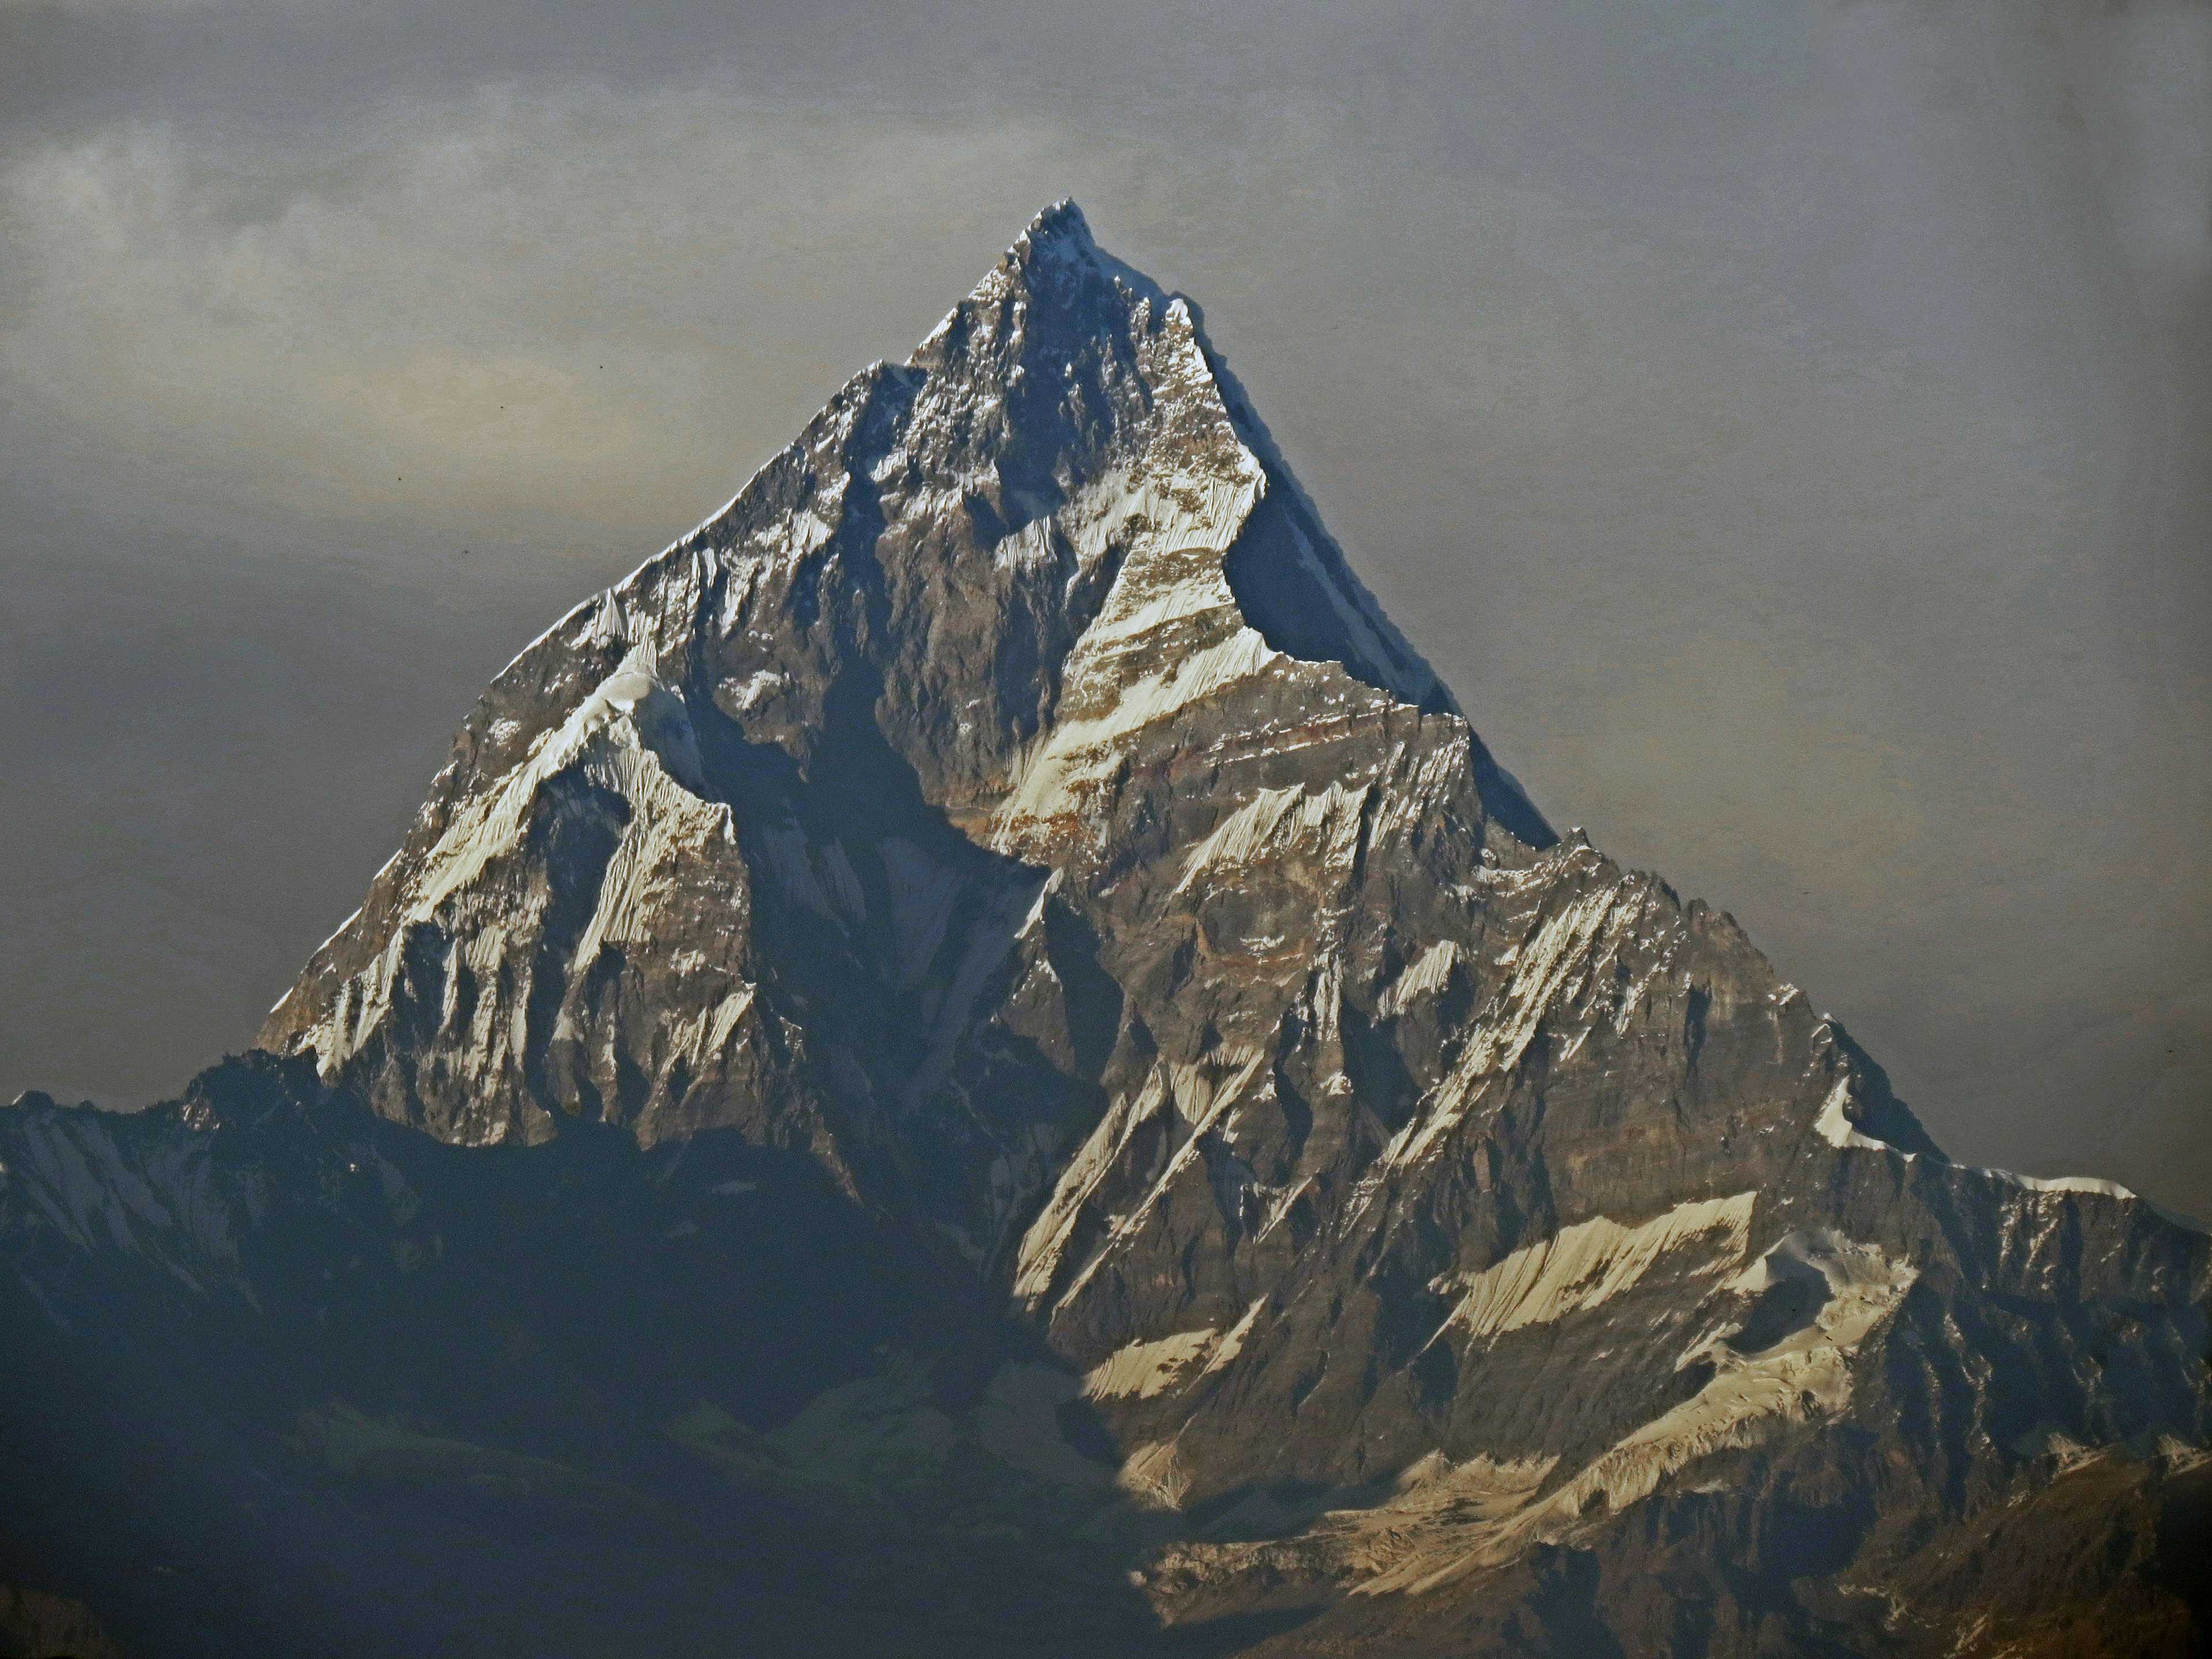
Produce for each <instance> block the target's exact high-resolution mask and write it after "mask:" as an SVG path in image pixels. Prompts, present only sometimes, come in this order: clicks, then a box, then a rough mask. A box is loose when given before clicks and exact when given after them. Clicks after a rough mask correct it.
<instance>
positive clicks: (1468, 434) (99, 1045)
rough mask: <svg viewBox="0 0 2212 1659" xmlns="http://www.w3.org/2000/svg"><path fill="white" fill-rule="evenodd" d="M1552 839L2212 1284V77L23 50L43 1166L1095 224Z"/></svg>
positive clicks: (907, 11)
mask: <svg viewBox="0 0 2212 1659" xmlns="http://www.w3.org/2000/svg"><path fill="white" fill-rule="evenodd" d="M1066 194H1072V195H1073V196H1074V197H1076V198H1077V199H1078V200H1079V202H1081V204H1083V206H1084V209H1085V212H1086V213H1087V215H1088V216H1089V217H1090V219H1091V223H1092V225H1093V227H1094V228H1095V230H1096V232H1097V234H1098V236H1099V238H1100V240H1102V241H1103V243H1104V244H1105V245H1106V246H1109V247H1110V248H1111V249H1112V250H1113V251H1115V252H1117V253H1119V254H1121V256H1122V257H1124V258H1127V259H1128V260H1129V261H1130V262H1131V263H1133V264H1136V265H1138V266H1139V267H1141V268H1142V269H1144V270H1146V271H1148V272H1149V273H1151V274H1152V276H1156V277H1157V278H1158V279H1159V280H1160V281H1161V282H1163V283H1165V284H1167V285H1168V286H1170V287H1171V288H1178V289H1182V290H1184V291H1186V292H1188V294H1190V295H1192V296H1193V297H1194V299H1196V300H1197V301H1199V302H1200V305H1201V306H1202V307H1203V308H1204V311H1205V315H1206V321H1207V325H1208V329H1209V331H1210V332H1211V335H1212V339H1213V341H1214V343H1215V344H1216V345H1217V347H1218V349H1221V350H1222V351H1223V352H1224V353H1225V355H1226V356H1227V357H1228V358H1229V360H1230V362H1231V364H1232V366H1233V367H1234V368H1235V370H1236V372H1237V374H1238V375H1239V376H1240V377H1241V378H1242V379H1243V381H1244V382H1245V384H1246V386H1248V388H1249V391H1250V392H1251V393H1252V395H1253V397H1254V399H1255V402H1256V403H1257V404H1258V406H1259V408H1260V410H1261V413H1262V415H1263V416H1265V418H1266V419H1267V421H1268V422H1269V423H1270V424H1271V425H1272V426H1273V428H1274V431H1275V434H1276V435H1277V437H1278V438H1279V441H1280V442H1281V444H1282V446H1283V448H1284V449H1285V452H1286V453H1287V455H1288V457H1289V459H1290V460H1291V464H1292V465H1293V466H1294V467H1295V468H1296V469H1297V471H1298V472H1299V473H1300V475H1301V477H1302V478H1303V480H1304V483H1305V484H1306V485H1307V487H1308V488H1309V489H1310V491H1311V493H1312V494H1313V495H1314V496H1315V497H1316V501H1317V502H1318V503H1319V505H1320V507H1321V508H1322V513H1323V514H1324V516H1325V517H1326V518H1327V519H1328V522H1329V524H1330V526H1332V528H1333V529H1334V531H1335V532H1336V534H1337V535H1338V537H1339V538H1340V540H1341V541H1342V542H1343V543H1344V544H1345V545H1346V549H1347V550H1348V551H1349V552H1350V554H1351V556H1352V559H1353V560H1354V562H1355V563H1356V564H1357V565H1358V568H1359V569H1360V570H1361V572H1362V574H1364V576H1365V578H1366V580H1368V582H1369V584H1370V586H1372V587H1373V588H1374V589H1375V591H1376V593H1377V594H1378V596H1379V597H1380V598H1381V599H1382V600H1383V603H1384V604H1385V605H1386V606H1387V607H1388V608H1389V610H1390V611H1391V613H1392V614H1393V616H1394V617H1395V618H1396V619H1397V620H1398V621H1399V623H1401V625H1402V626H1403V628H1404V629H1405V630H1406V632H1407V634H1408V635H1411V636H1412V638H1413V640H1414V641H1415V642H1416V643H1417V644H1418V645H1419V646H1420V647H1422V648H1423V649H1424V650H1425V652H1426V653H1427V654H1428V655H1429V656H1430V658H1431V659H1432V660H1433V661H1434V662H1435V663H1436V664H1437V666H1438V667H1439V668H1440V669H1441V670H1442V671H1443V674H1444V675H1445V677H1446V678H1447V679H1448V680H1449V682H1450V684H1452V685H1453V686H1454V687H1455V690H1457V692H1458V694H1459V696H1460V697H1461V700H1462V703H1463V704H1464V706H1465V707H1466V708H1467V710H1468V714H1469V715H1470V716H1471V718H1472V719H1473V720H1474V723H1475V725H1476V726H1477V727H1478V728H1479V729H1480V731H1481V732H1483V734H1484V736H1485V737H1486V738H1487V739H1488V740H1489V741H1490V743H1491V744H1492V747H1493V748H1494V749H1495V750H1497V751H1498V755H1499V756H1500V757H1501V759H1502V760H1503V761H1504V763H1505V764H1506V765H1508V766H1509V767H1510V768H1511V769H1513V770H1514V771H1515V772H1516V774H1518V775H1520V776H1521V777H1522V780H1523V781H1525V782H1526V783H1527V784H1528V787H1529V789H1530V791H1531V793H1532V794H1533V795H1534V798H1535V799H1536V801H1537V802H1538V804H1539V805H1541V807H1542V808H1543V809H1544V811H1546V812H1547V814H1548V815H1549V816H1550V817H1551V818H1552V819H1553V822H1554V823H1558V824H1559V825H1560V826H1562V827H1565V826H1566V825H1569V824H1576V823H1580V824H1583V825H1585V826H1587V827H1588V829H1589V832H1590V834H1591V836H1592V837H1593V838H1594V839H1595V841H1596V842H1597V843H1598V844H1599V845H1600V846H1601V847H1602V848H1606V849H1607V850H1608V851H1610V852H1612V853H1613V854H1615V855H1616V856H1619V857H1620V858H1622V859H1624V860H1626V861H1628V862H1631V863H1633V864H1636V865H1638V866H1645V867H1650V868H1654V869H1656V870H1658V871H1660V872H1662V873H1663V874H1665V875H1666V876H1667V877H1668V878H1669V879H1670V880H1672V881H1673V882H1674V884H1675V885H1676V886H1677V887H1678V888H1679V889H1680V890H1682V891H1683V892H1684V893H1685V895H1686V896H1687V895H1691V894H1695V895H1701V896H1705V898H1707V899H1709V900H1711V902H1714V903H1715V904H1717V905H1718V906H1720V907H1722V908H1726V909H1729V910H1731V911H1733V912H1734V913H1735V915H1737V916H1738V917H1739V918H1740V919H1741V921H1743V922H1744V923H1745V925H1746V926H1747V927H1749V929H1750V930H1751V932H1752V933H1753V937H1754V938H1756V939H1758V940H1759V942H1760V943H1761V945H1763V946H1764V948H1765V950H1766V951H1767V952H1768V954H1769V955H1770V956H1771V957H1772V958H1773V960H1774V962H1775V963H1776V965H1777V966H1778V969H1780V971H1781V972H1782V973H1783V974H1784V976H1785V977H1788V978H1790V979H1791V980H1794V981H1796V982H1797V983H1799V984H1801V985H1802V986H1803V987H1806V989H1807V991H1808V994H1810V995H1811V996H1812V998H1813V999H1814V1001H1815V1002H1816V1003H1817V1004H1818V1005H1820V1006H1823V1007H1826V1008H1828V1009H1832V1011H1834V1012H1836V1013H1837V1014H1838V1016H1839V1017H1840V1018H1842V1019H1843V1020H1844V1023H1845V1024H1847V1025H1848V1026H1849V1027H1850V1029H1851V1030H1853V1031H1854V1033H1855V1034H1856V1035H1857V1036H1859V1038H1860V1039H1861V1040H1862V1041H1863V1042H1864V1043H1865V1044H1866V1045H1867V1046H1868V1047H1869V1048H1870V1049H1871V1050H1872V1051H1873V1052H1874V1054H1875V1056H1876V1057H1877V1058H1878V1059H1880V1060H1881V1061H1883V1063H1884V1064H1886V1065H1887V1066H1888V1068H1889V1070H1890V1072H1891V1073H1892V1076H1893V1079H1894V1081H1895V1083H1896V1085H1897V1087H1898V1089H1899V1092H1900V1093H1901V1094H1902V1095H1904V1097H1905V1098H1906V1099H1907V1100H1908V1101H1910V1102H1911V1103H1912V1104H1913V1105H1914V1106H1915V1107H1916V1108H1917V1109H1918V1110H1919V1112H1920V1113H1921V1115H1922V1116H1923V1118H1924V1120H1925V1121H1927V1122H1928V1124H1929V1126H1930V1127H1931V1129H1932V1130H1933V1131H1934V1133H1936V1136H1937V1138H1938V1139H1941V1140H1942V1141H1943V1142H1944V1143H1945V1144H1946V1145H1947V1146H1948V1147H1949V1149H1950V1150H1951V1151H1952V1152H1953V1153H1954V1155H1955V1156H1959V1157H1961V1158H1966V1159H1969V1160H1971V1161H1973V1162H1978V1163H1994V1164H2005V1165H2008V1166H2011V1167H2015V1168H2020V1169H2024V1170H2029V1171H2032V1172H2034V1173H2039V1174H2056V1173H2066V1172H2076V1171H2083V1172H2090V1173H2095V1174H2099V1175H2105V1176H2112V1177H2115V1178H2118V1179H2119V1180H2122V1181H2125V1182H2129V1183H2130V1184H2131V1185H2134V1186H2136V1187H2137V1188H2140V1189H2142V1190H2143V1191H2145V1192H2147V1193H2148V1194H2151V1195H2153V1196H2154V1197H2158V1198H2161V1199H2164V1200H2166V1201H2168V1202H2170V1203H2172V1204H2174V1205H2177V1206H2181V1207H2184V1208H2186V1209H2189V1210H2191V1211H2194V1212H2198V1213H2200V1214H2212V1134H2208V1133H2206V1130H2207V1127H2208V1120H2212V1110H2208V1106H2212V963H2208V956H2209V955H2212V949H2209V948H2208V938H2212V879H2208V876H2207V870H2206V857H2205V854H2206V844H2205V833H2204V832H2205V826H2206V825H2207V823H2208V822H2212V679H2208V675H2207V669H2208V667H2212V575H2209V574H2208V573H2212V229H2208V227H2212V9H2208V8H2207V7H2205V6H2203V5H2197V6H2176V5H2170V4H2164V3H2144V0H2134V3H2125V4H2121V5H2117V6H2116V5H2112V4H2108V3H2105V0H2095V3H2092V0H1934V3H1928V0H1911V3H1899V0H1475V3H1468V0H1461V3H1442V0H1392V3H1373V0H1369V3H1363V4H1361V5H1358V6H1356V7H1350V6H1343V5H1323V4H1320V3H1291V0H1281V3H1258V0H1219V3H1210V4H1197V3H1188V0H1185V3H1173V0H1158V3H1145V4H1139V5H1133V6H1122V7H1111V6H1105V5H1084V6H1075V5H1066V6H1052V5H1045V6H1039V5H1036V4H1034V3H1031V4H1026V5H1024V4H1016V3H1006V4H995V3H983V0H951V3H942V4H934V5H927V6H924V5H912V4H907V5H894V4H887V3H881V0H842V3H840V0H832V3H816V4H808V5H798V4H793V3H789V0H779V3H775V4H764V5H763V4H732V5H723V6H708V5H703V4H700V3H696V0H646V3H642V4H629V5H625V6H623V7H619V8H605V7H598V6H586V5H584V4H581V3H572V4H565V5H564V4H560V3H552V4H548V3H543V0H527V3H525V0H435V3H433V0H345V3H343V4H341V3H338V0H87V3H64V4H61V5H56V6H47V7H38V6H26V5H22V4H20V3H17V0H0V458H4V464H5V477H4V483H3V484H0V493H4V499H3V500H0V685H4V692H5V697H6V711H7V712H6V716H5V718H4V720H0V1096H6V1095H12V1094H13V1093H14V1092H15V1091H17V1090H19V1089H21V1088H25V1087H31V1086H37V1087H41V1088H46V1089H48V1090H51V1091H53V1092H55V1093H57V1094H61V1095H64V1096H66V1097H79V1096H90V1097H94V1098H97V1099H99V1100H100V1101H102V1102H105V1103H116V1104H135V1103H143V1102H145V1101H147V1100H149V1099H152V1098H154V1097H157V1096H158V1095H161V1094H162V1093H164V1092H168V1091H174V1090H175V1088H176V1087H177V1086H178V1085H180V1084H181V1083H182V1082H183V1080H184V1079H185V1077H186V1076H188V1075H189V1074H190V1073H191V1072H192V1071H194V1070H195V1069H197V1067H198V1066H201V1065H203V1064H204V1063H206V1062H207V1061H209V1060H212V1059H214V1058H215V1057H216V1055H217V1054H220V1053H222V1051H223V1050H225V1049H226V1048H237V1047H239V1046H240V1045H241V1044H243V1043H244V1042H246V1041H247V1040H248V1038H249V1037H250V1036H251V1035H252V1031H253V1030H254V1028H255V1026H256V1025H257V1024H258V1020H259V1018H260V1015H261V1012H262V1011H263V1010H264V1008H265V1007H266V1006H268V1005H269V1004H270V1002H271V1001H273V1000H275V998H276V995H277V994H278V993H279V992H281V991H282V990H283V988H284V987H285V986H286V985H287V984H288V983H289V980H290V978H291V975H292V974H293V973H294V972H295V970H296V969H297V968H298V966H299V965H300V964H301V962H303V961H304V959H305V958H306V957H307V954H308V952H309V951H311V950H312V949H313V946H314V945H315V944H316V942H317V941H318V940H319V939H321V938H322V937H323V936H324V935H325V933H328V932H329V931H330V930H331V927H334V926H336V925H337V921H339V919H340V918H341V917H342V916H343V915H345V914H346V912H347V911H349V909H351V908H353V906H354V905H355V904H356V902H358V900H359V898H360V896H361V894H362V890H363V889H364V888H365V887H366V885H367V884H368V878H369V876H370V874H371V872H373V871H374V869H375V868H376V866H378V865H379V864H380V862H381V861H382V860H383V859H384V857H385V855H386V854H387V853H388V852H389V851H390V850H391V849H392V846H393V845H394V844H396V842H397V840H398V836H399V834H400V832H401V829H402V828H403V826H404V823H405V822H406V820H407V819H408V817H410V814H411V813H412V811H414V809H415V807H416V805H417V804H418V803H419V801H420V799H421V798H422V794H423V793H424V790H425V787H426V786H427V784H428V780H429V778H430V775H431V774H432V773H433V772H435V770H436V769H437V768H438V767H439V766H440V765H441V763H442V762H443V758H444V753H445V749H446V744H447V741H448V739H449V738H450V736H451V733H452V732H453V728H454V726H456V725H457V724H458V722H459V719H460V717H461V716H462V714H465V712H466V710H467V708H468V707H469V705H470V703H471V702H472V701H473V699H474V696H475V695H476V692H477V690H478V688H479V687H480V686H481V685H482V684H483V682H484V681H485V680H486V679H487V678H489V676H490V675H491V674H492V673H494V672H495V671H497V670H498V668H499V667H500V665H501V664H502V663H503V662H505V661H506V660H507V658H508V657H509V656H511V655H512V654H513V652H514V650H515V649H516V648H517V647H519V646H520V644H521V643H522V642H523V641H526V640H527V639H529V638H530V637H531V636H532V635H534V634H535V633H537V632H538V630H539V629H541V628H542V627H544V625H545V623H548V622H549V621H550V620H551V619H552V617H554V616H556V614H558V613H559V612H560V611H562V610H563V609H565V608H566V607H567V606H568V605H569V604H571V603H573V602H574V600H576V599H579V598H580V597H582V596H583V595H584V594H586V592H589V591H591V590H592V589H593V588H595V587H597V586H602V585H604V584H605V583H606V582H607V581H609V580H612V579H614V578H616V577H618V576H619V575H620V574H623V572H624V571H626V570H628V569H629V568H631V567H632V566H634V565H635V563H637V562H639V561H640V560H641V558H642V557H644V556H647V555H648V554H650V553H651V552H653V551H654V550H656V549H658V548H659V546H660V545H662V544H665V542H666V541H667V540H669V539H670V538H671V537H672V536H674V535H675V534H678V533H679V532H682V531H684V530H685V529H687V528H689V527H690V526H691V525H692V524H694V523H696V521H697V520H699V519H700V518H701V517H702V515H703V514H704V513H707V512H708V511H709V510H710V509H712V508H713V507H714V506H716V505H717V504H719V503H720V501H723V500H725V499H726V498H727V497H728V496H729V495H731V494H732V491H733V490H734V489H735V488H736V486H737V484H738V483H739V482H741V481H742V479H743V477H744V476H745V475H746V474H747V473H749V472H750V471H751V470H752V469H753V467H755V466H756V465H758V464H759V463H760V462H761V461H762V460H763V459H766V457H767V456H768V455H769V454H770V453H772V452H773V451H774V450H775V448H777V447H779V446H780V445H781V444H782V443H783V442H785V441H787V439H788V438H789V437H790V436H791V435H792V434H793V431H794V430H795V429H796V428H797V427H798V425H799V423H800V422H802V421H803V420H804V419H805V416H807V415H808V414H810V413H811V411H812V410H814V409H815V408H816V407H817V406H818V405H819V404H821V403H822V402H823V400H824V399H825V398H827V397H828V395H829V393H830V392H832V391H833V390H834V389H835V388H836V386H838V385H839V384H840V383H841V382H842V380H844V379H845V378H846V377H847V376H848V374H851V373H852V372H853V371H854V369H856V368H859V367H860V366H861V365H862V364H865V363H866V362H869V361H870V360H872V359H874V358H878V357H893V358H896V357H902V356H904V355H905V354H906V353H907V351H908V349H910V348H911V347H912V346H913V344H914V343H915V342H916V341H917V340H918V339H919V338H920V337H921V336H922V334H924V333H925V332H926V331H927V330H928V328H929V327H930V326H931V325H932V324H933V323H934V321H935V320H936V319H938V318H939V316H941V315H942V314H943V313H944V312H945V310H946V309H947V308H948V307H950V305H951V303H952V302H953V301H955V300H957V298H958V297H959V296H960V295H962V294H963V293H964V292H965V291H966V290H967V289H968V288H969V286H971V285H972V283H974V281H975V279H976V277H977V276H980V275H981V272H982V270H984V268H985V267H986V266H987V264H988V263H989V262H990V260H991V259H992V258H993V257H994V255H995V254H996V253H997V252H998V251H999V250H1000V248H1001V247H1003V246H1005V244H1006V242H1007V241H1008V240H1011V239H1012V236H1013V235H1014V234H1016V232H1018V229H1019V228H1020V227H1021V225H1022V224H1023V222H1024V221H1025V220H1026V219H1027V218H1028V217H1029V216H1030V214H1031V213H1032V212H1034V211H1035V210H1036V208H1037V207H1038V206H1040V205H1041V204H1043V203H1044V202H1045V201H1047V200H1048V199H1050V198H1052V197H1058V196H1060V195H1066Z"/></svg>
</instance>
